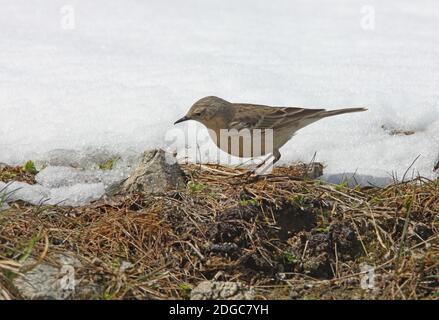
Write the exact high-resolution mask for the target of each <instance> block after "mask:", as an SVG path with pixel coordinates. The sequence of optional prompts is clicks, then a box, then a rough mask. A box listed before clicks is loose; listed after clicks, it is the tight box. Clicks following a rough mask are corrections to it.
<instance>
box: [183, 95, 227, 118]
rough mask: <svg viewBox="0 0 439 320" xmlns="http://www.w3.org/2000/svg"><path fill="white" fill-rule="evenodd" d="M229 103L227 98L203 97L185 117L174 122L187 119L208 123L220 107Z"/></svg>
mask: <svg viewBox="0 0 439 320" xmlns="http://www.w3.org/2000/svg"><path fill="white" fill-rule="evenodd" d="M229 104H230V103H229V102H227V101H226V100H223V99H221V98H218V97H214V96H210V97H205V98H202V99H200V100H198V101H197V102H195V103H194V105H193V106H192V107H191V108H190V109H189V111H188V112H187V114H186V115H185V116H184V117H183V118H181V119H179V120H177V121H175V123H174V124H177V123H180V122H183V121H187V120H195V121H198V122H201V123H203V124H206V123H207V122H209V121H210V120H211V119H212V118H213V117H214V116H215V115H216V114H217V113H218V111H219V110H220V109H222V108H224V107H227V106H228V105H229Z"/></svg>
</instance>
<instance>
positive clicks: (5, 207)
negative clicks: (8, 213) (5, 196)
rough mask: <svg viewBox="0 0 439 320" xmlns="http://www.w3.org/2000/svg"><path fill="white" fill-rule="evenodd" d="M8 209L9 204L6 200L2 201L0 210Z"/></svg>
mask: <svg viewBox="0 0 439 320" xmlns="http://www.w3.org/2000/svg"><path fill="white" fill-rule="evenodd" d="M0 197H1V195H0ZM8 209H9V206H8V204H7V203H6V202H4V203H3V202H0V212H2V211H5V210H8Z"/></svg>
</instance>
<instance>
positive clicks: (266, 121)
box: [229, 104, 325, 130]
mask: <svg viewBox="0 0 439 320" xmlns="http://www.w3.org/2000/svg"><path fill="white" fill-rule="evenodd" d="M236 108H237V112H236V113H235V116H234V117H233V119H232V120H231V122H230V125H229V127H230V129H237V130H241V129H280V128H283V127H286V126H290V125H293V124H294V123H298V122H301V121H303V120H305V119H310V118H315V117H318V114H319V113H322V112H324V111H325V109H304V108H287V107H268V106H260V105H246V104H240V105H236Z"/></svg>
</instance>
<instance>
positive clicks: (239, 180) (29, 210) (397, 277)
mask: <svg viewBox="0 0 439 320" xmlns="http://www.w3.org/2000/svg"><path fill="white" fill-rule="evenodd" d="M183 169H184V172H185V174H186V178H187V185H186V188H185V189H182V190H174V191H170V192H168V193H166V194H164V195H160V196H151V195H144V194H140V193H139V194H131V195H116V196H112V197H105V198H104V199H102V200H100V201H98V202H95V203H93V204H91V205H88V206H83V207H76V208H74V207H58V206H45V205H41V206H32V205H29V204H26V203H22V202H16V203H9V206H10V208H9V209H7V210H5V211H3V212H1V213H0V271H1V272H0V297H1V298H20V297H22V296H21V295H22V293H21V292H20V290H18V289H17V288H15V286H14V283H16V282H15V279H16V278H17V277H19V275H20V274H22V273H25V272H29V269H30V268H35V267H36V266H38V265H42V264H56V263H57V261H56V258H55V257H56V256H57V255H59V254H65V253H68V254H69V255H74V256H75V259H78V260H79V262H80V264H79V266H78V267H77V268H76V270H75V271H76V273H75V276H76V278H78V279H80V283H81V287H85V286H87V287H88V288H90V287H93V288H94V289H93V290H77V291H76V293H75V295H74V296H72V297H71V298H76V299H77V298H88V299H170V298H176V299H188V298H189V297H190V294H191V291H192V290H193V289H194V288H195V287H196V286H197V285H198V284H199V283H200V282H202V281H204V280H216V281H232V282H240V283H241V284H242V285H244V286H248V287H251V288H252V292H253V294H254V297H255V298H256V299H438V297H439V290H438V276H439V272H438V271H439V259H438V258H439V250H438V249H439V242H438V237H439V221H438V212H439V180H435V181H431V180H427V179H423V178H417V179H415V180H413V181H410V182H406V183H394V184H393V185H391V186H388V187H385V188H380V187H367V188H360V187H356V188H350V187H348V186H347V185H348V184H347V183H343V184H340V185H333V184H329V183H326V182H322V181H319V180H310V179H307V178H306V177H304V174H303V173H304V168H303V166H291V167H280V168H276V170H274V172H273V173H272V174H270V175H269V176H266V177H259V178H246V177H236V176H235V175H236V173H237V172H236V171H237V169H230V168H226V167H221V166H216V165H185V166H183ZM28 171H29V170H27V171H26V170H24V169H22V168H11V167H6V168H3V169H0V181H4V182H6V181H10V180H11V179H13V180H16V181H17V180H18V181H20V180H21V181H26V182H29V183H32V181H33V173H30V172H28ZM0 207H1V206H0ZM29 261H32V263H31V267H29ZM368 268H369V269H370V268H372V271H371V273H367V270H369V269H368Z"/></svg>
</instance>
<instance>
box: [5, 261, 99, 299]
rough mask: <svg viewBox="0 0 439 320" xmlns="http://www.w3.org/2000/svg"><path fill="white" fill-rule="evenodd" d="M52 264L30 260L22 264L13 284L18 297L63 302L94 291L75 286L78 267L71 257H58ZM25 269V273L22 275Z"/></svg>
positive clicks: (86, 287) (87, 287)
mask: <svg viewBox="0 0 439 320" xmlns="http://www.w3.org/2000/svg"><path fill="white" fill-rule="evenodd" d="M55 260H56V264H49V263H46V262H42V263H38V264H37V265H36V266H34V265H35V264H36V263H37V261H36V260H35V259H33V258H29V259H27V260H26V262H25V264H24V265H23V268H22V271H21V272H22V274H21V275H19V276H18V277H17V278H15V279H14V281H13V284H14V286H15V288H16V289H17V290H18V292H19V293H20V295H21V296H22V297H23V298H25V299H32V300H65V299H73V298H74V297H76V296H79V297H81V296H84V294H86V295H89V294H90V291H91V290H93V291H96V290H97V289H96V290H94V289H93V288H92V286H90V285H87V286H86V285H84V284H81V283H80V282H79V280H78V279H77V276H75V272H76V270H77V269H78V268H80V267H81V263H80V262H79V260H77V259H76V258H74V256H73V254H70V253H69V254H58V255H57V256H56V257H55ZM26 268H28V271H26V270H27V269H26Z"/></svg>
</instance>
